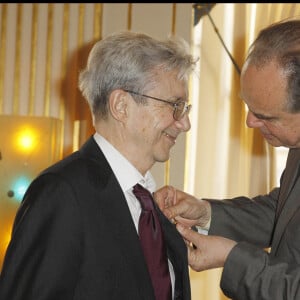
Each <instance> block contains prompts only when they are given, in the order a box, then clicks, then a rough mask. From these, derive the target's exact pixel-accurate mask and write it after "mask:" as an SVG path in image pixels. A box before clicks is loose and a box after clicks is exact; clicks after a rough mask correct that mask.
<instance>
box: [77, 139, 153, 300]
mask: <svg viewBox="0 0 300 300" xmlns="http://www.w3.org/2000/svg"><path fill="white" fill-rule="evenodd" d="M80 151H81V153H82V154H83V155H84V156H87V157H88V158H89V159H92V160H94V162H93V166H95V163H96V168H95V170H93V173H95V174H94V176H95V178H99V179H98V180H97V183H96V184H97V189H98V194H99V204H98V205H99V207H100V210H101V211H104V212H105V216H106V217H107V223H108V225H107V227H108V228H109V231H110V233H109V234H110V235H111V236H113V237H114V238H115V240H116V243H115V246H116V247H118V248H119V249H120V253H121V254H122V256H123V257H124V261H125V262H127V266H128V268H127V269H122V270H121V269H120V272H131V273H132V274H133V276H134V277H135V279H136V285H137V288H138V289H139V291H140V295H141V297H140V299H154V298H155V296H154V292H153V288H152V286H151V283H150V282H151V280H150V277H149V274H148V271H147V267H146V263H145V259H144V256H143V253H142V248H141V245H140V242H139V238H138V234H137V232H136V229H135V226H134V222H133V220H132V217H131V213H130V210H129V208H128V205H127V201H126V199H125V196H124V194H123V191H122V189H121V187H120V185H119V182H118V181H117V178H116V177H115V175H114V173H113V171H112V169H111V168H110V165H109V164H108V162H107V160H106V158H105V156H104V155H103V153H102V151H101V149H100V148H99V147H98V145H97V143H96V142H95V141H94V139H93V138H91V139H90V140H88V141H87V143H86V144H85V145H84V146H83V147H82V148H81V149H80ZM97 164H98V165H97ZM99 170H100V171H99ZM145 295H148V296H147V297H146V296H145Z"/></svg>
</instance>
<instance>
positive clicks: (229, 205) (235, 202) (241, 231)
mask: <svg viewBox="0 0 300 300" xmlns="http://www.w3.org/2000/svg"><path fill="white" fill-rule="evenodd" d="M278 194H279V188H276V189H274V190H273V191H271V192H270V193H269V194H266V195H261V196H257V197H255V198H252V199H251V198H247V197H236V198H233V199H230V200H229V199H228V200H212V199H206V200H208V201H209V202H210V203H211V206H212V221H211V226H210V229H209V232H208V234H209V235H221V236H224V237H227V238H230V239H233V240H235V241H237V242H240V241H245V240H246V241H247V242H249V243H252V244H255V245H257V246H260V247H263V248H267V247H269V246H270V244H271V239H272V234H273V230H274V222H275V212H276V205H277V201H278ZM249 228H251V230H249Z"/></svg>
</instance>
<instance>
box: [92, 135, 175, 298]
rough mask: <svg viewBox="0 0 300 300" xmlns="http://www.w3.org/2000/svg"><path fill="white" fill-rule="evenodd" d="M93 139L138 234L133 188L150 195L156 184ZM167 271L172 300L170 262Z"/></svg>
mask: <svg viewBox="0 0 300 300" xmlns="http://www.w3.org/2000/svg"><path fill="white" fill-rule="evenodd" d="M94 139H95V141H96V143H97V144H98V145H99V147H100V149H101V150H102V152H103V154H104V156H105V158H106V159H107V161H108V163H109V164H110V167H111V168H112V170H113V172H114V174H115V176H116V177H117V179H118V181H119V184H120V186H121V189H122V191H123V193H124V195H125V198H126V201H127V204H128V207H129V210H130V213H131V216H132V219H133V222H134V225H135V228H136V231H137V233H138V224H139V218H140V214H141V205H140V202H139V200H138V199H136V197H135V196H134V194H133V192H132V188H133V186H135V185H136V184H137V183H139V184H140V185H142V186H143V187H144V188H146V189H148V190H149V191H150V192H151V193H153V192H154V191H155V190H156V183H155V180H154V178H153V176H152V175H151V173H150V171H147V173H146V175H145V176H142V174H141V173H140V172H139V171H138V170H137V169H136V168H135V167H134V166H133V165H132V164H131V163H130V162H129V161H128V160H127V159H126V158H125V157H124V156H123V155H122V154H121V153H120V152H119V151H118V150H117V149H116V148H114V146H113V145H111V144H110V143H109V142H108V141H107V140H106V139H105V138H103V137H102V136H101V135H100V134H99V133H97V132H96V133H95V134H94ZM168 262H169V270H170V277H171V284H172V294H173V298H174V284H175V274H174V270H173V266H172V264H171V262H170V261H168Z"/></svg>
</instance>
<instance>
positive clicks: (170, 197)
mask: <svg viewBox="0 0 300 300" xmlns="http://www.w3.org/2000/svg"><path fill="white" fill-rule="evenodd" d="M153 197H154V200H155V202H156V203H157V205H158V207H159V208H160V209H161V210H164V209H165V208H167V207H169V206H172V205H174V204H175V203H176V189H175V188H174V187H172V186H170V185H166V186H164V187H162V188H160V189H158V190H157V191H156V192H154V194H153Z"/></svg>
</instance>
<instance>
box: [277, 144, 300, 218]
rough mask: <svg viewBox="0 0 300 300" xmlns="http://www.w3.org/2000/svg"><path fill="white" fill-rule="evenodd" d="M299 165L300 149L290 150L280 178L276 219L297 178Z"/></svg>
mask: <svg viewBox="0 0 300 300" xmlns="http://www.w3.org/2000/svg"><path fill="white" fill-rule="evenodd" d="M299 163H300V149H291V150H290V151H289V154H288V158H287V163H286V168H285V171H284V174H283V177H282V182H281V184H280V193H279V199H278V204H277V210H276V217H277V218H278V216H279V214H280V213H281V211H282V208H283V206H284V205H285V202H286V199H287V198H288V196H289V193H290V192H291V190H292V188H293V186H294V184H295V181H296V178H297V177H298V176H299V171H300V170H299Z"/></svg>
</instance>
